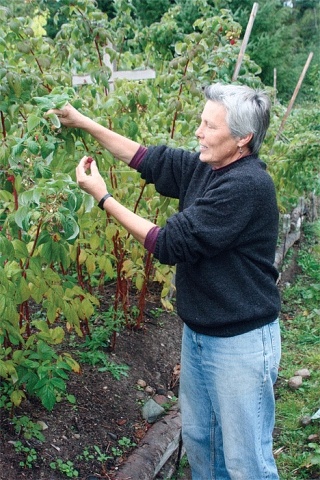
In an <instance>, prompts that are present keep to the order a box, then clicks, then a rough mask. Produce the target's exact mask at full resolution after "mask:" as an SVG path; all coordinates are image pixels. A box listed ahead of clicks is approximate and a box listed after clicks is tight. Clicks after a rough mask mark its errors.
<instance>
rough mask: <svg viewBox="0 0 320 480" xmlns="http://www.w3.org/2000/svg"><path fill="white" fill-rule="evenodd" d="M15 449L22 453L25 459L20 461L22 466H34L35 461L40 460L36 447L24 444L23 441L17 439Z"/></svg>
mask: <svg viewBox="0 0 320 480" xmlns="http://www.w3.org/2000/svg"><path fill="white" fill-rule="evenodd" d="M14 449H15V451H16V452H17V453H22V454H23V456H24V460H21V461H20V462H19V465H20V467H22V468H33V467H34V464H35V462H36V461H37V460H38V456H37V451H36V450H35V449H34V448H30V447H28V446H26V445H24V444H23V443H22V442H20V441H17V442H15V444H14Z"/></svg>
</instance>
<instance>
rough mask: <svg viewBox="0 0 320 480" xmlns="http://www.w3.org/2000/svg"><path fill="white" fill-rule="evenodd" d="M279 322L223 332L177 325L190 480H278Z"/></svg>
mask: <svg viewBox="0 0 320 480" xmlns="http://www.w3.org/2000/svg"><path fill="white" fill-rule="evenodd" d="M280 355H281V341H280V327H279V322H278V320H276V321H275V322H273V323H271V324H269V325H266V326H264V327H262V328H258V329H256V330H253V331H251V332H249V333H245V334H242V335H237V336H234V337H228V338H222V337H211V336H208V335H201V334H198V333H195V332H194V331H192V330H190V328H188V327H187V326H186V325H185V326H184V330H183V339H182V355H181V376H180V393H179V400H180V406H181V414H182V438H183V443H184V446H185V449H186V453H187V457H188V461H189V464H190V467H191V472H192V479H193V480H278V479H279V476H278V473H277V468H276V465H275V461H274V458H273V453H272V432H273V428H274V419H275V399H274V391H273V385H274V383H275V381H276V378H277V374H278V366H279V362H280Z"/></svg>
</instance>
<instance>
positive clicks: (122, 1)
mask: <svg viewBox="0 0 320 480" xmlns="http://www.w3.org/2000/svg"><path fill="white" fill-rule="evenodd" d="M45 3H46V2H42V3H41V8H42V12H45V11H46V8H48V5H45ZM59 3H60V8H59V11H57V15H58V16H59V15H61V16H62V18H65V19H68V22H64V23H63V24H62V25H61V29H60V30H59V31H58V32H57V34H56V35H55V37H54V39H52V38H50V37H47V36H42V35H40V34H39V33H38V31H37V30H36V29H35V27H34V24H33V22H32V19H31V18H29V17H27V16H23V15H20V16H15V15H13V13H12V10H11V8H1V9H0V19H1V26H0V78H1V85H0V135H1V139H0V315H1V320H2V322H1V326H0V376H1V377H2V378H3V379H4V380H5V388H3V389H2V390H1V404H2V405H3V406H6V408H11V407H12V406H18V405H19V404H20V403H21V401H22V400H23V399H24V398H25V396H27V395H35V396H37V397H38V398H40V399H41V401H42V403H43V405H44V406H45V407H46V408H49V409H52V408H53V406H54V404H55V402H56V401H58V400H59V399H60V398H61V396H64V395H66V394H67V392H66V382H67V377H68V374H69V373H70V372H71V371H72V370H73V371H76V372H77V371H79V365H78V364H77V362H75V361H73V360H72V359H71V358H70V357H68V356H67V355H66V354H64V353H60V354H59V355H58V354H57V353H56V347H57V346H58V345H60V346H61V345H62V343H63V341H65V335H66V333H69V332H75V333H76V334H77V335H79V336H82V337H85V338H86V337H87V339H86V341H88V342H89V341H90V342H91V346H90V345H89V344H88V345H87V348H88V350H87V352H86V353H87V354H88V356H90V359H89V357H88V359H89V360H90V362H91V363H92V364H95V363H102V366H101V368H102V369H107V370H108V371H112V373H113V374H114V375H115V376H116V377H119V376H120V375H121V374H123V372H122V371H121V369H120V370H119V366H117V367H114V366H113V365H112V364H110V362H108V360H107V359H106V357H105V356H104V357H102V356H100V354H101V350H100V347H99V348H96V347H94V348H93V343H94V342H95V341H96V339H97V337H96V336H95V334H94V333H93V332H92V335H90V334H91V332H90V329H91V326H90V323H89V321H90V319H91V318H92V317H93V316H94V314H95V309H96V308H97V307H98V305H99V291H101V290H102V287H103V284H104V282H106V281H109V280H116V294H115V298H114V303H113V315H114V320H113V321H110V322H109V323H108V324H107V325H108V326H106V325H104V328H106V335H105V336H103V338H104V342H105V344H109V346H110V347H114V342H115V335H114V334H115V332H116V331H117V328H118V325H117V319H119V318H120V316H121V315H123V319H124V321H123V323H124V324H125V325H126V326H130V327H132V326H135V327H136V328H140V326H141V320H142V316H143V311H144V305H145V297H146V292H147V286H148V283H149V282H157V283H158V284H159V285H161V287H162V292H161V301H162V306H163V308H166V309H169V310H172V309H173V304H172V301H171V296H172V285H171V280H172V276H173V274H174V268H171V267H168V266H164V265H160V263H159V262H157V261H154V260H153V259H152V256H151V255H150V254H149V255H146V252H145V250H144V248H143V247H142V246H141V245H140V244H138V243H137V242H135V241H134V240H133V239H132V238H131V237H130V236H129V235H128V234H127V232H125V231H124V230H123V229H122V228H121V227H119V225H117V224H116V223H115V222H114V221H113V220H112V219H110V218H109V217H107V216H105V213H104V212H102V211H101V210H100V209H98V208H97V206H96V205H94V202H93V200H92V198H91V197H88V196H87V195H86V194H83V193H82V192H81V191H80V190H79V188H78V186H77V184H76V182H75V176H74V169H75V165H76V164H77V162H78V160H79V159H80V158H81V157H82V156H83V155H85V154H90V155H93V156H95V158H96V159H97V161H98V163H99V167H100V170H101V172H102V174H103V175H104V176H105V177H106V178H107V179H108V186H110V189H111V190H112V191H113V192H114V195H115V197H116V198H118V199H119V200H120V201H121V203H123V204H124V205H125V206H127V207H128V208H130V209H134V210H135V211H137V212H138V213H139V214H140V215H141V216H143V217H145V218H149V219H151V220H152V221H154V222H156V223H157V224H159V225H164V224H165V222H166V220H167V218H168V217H169V216H170V215H172V214H173V213H174V212H175V211H176V208H177V202H175V201H172V200H170V199H167V198H162V197H161V196H159V195H158V194H156V192H155V190H154V187H153V186H152V185H145V184H144V182H142V181H141V180H140V177H139V175H138V174H137V173H136V172H135V171H132V170H130V169H129V168H128V167H127V166H121V165H119V164H118V163H117V164H115V162H114V159H113V158H112V157H111V155H110V154H109V153H108V152H106V151H104V150H103V149H101V147H100V146H97V144H96V142H95V141H94V140H93V139H92V138H91V137H90V136H89V135H88V134H86V133H85V132H82V131H80V130H76V129H74V130H71V129H66V128H64V127H62V126H61V125H60V121H59V118H58V117H57V116H55V115H52V114H51V115H46V111H47V110H48V109H49V108H52V107H62V106H63V105H64V104H65V103H66V102H70V103H71V104H73V105H74V106H75V107H76V108H78V109H79V110H80V111H81V112H82V113H83V114H85V115H88V116H90V117H92V118H94V119H95V120H97V121H98V122H99V123H101V124H103V125H106V126H108V127H109V128H111V129H114V130H116V131H118V132H119V133H120V134H124V135H126V136H129V137H131V138H133V139H134V140H136V141H138V142H140V143H141V144H146V145H148V144H151V143H152V144H155V143H157V144H160V143H167V144H170V145H172V146H174V147H179V146H183V147H185V148H188V149H190V150H194V149H195V148H197V141H196V139H195V138H194V132H195V130H196V128H197V125H198V117H199V113H200V110H201V106H199V105H201V103H202V101H203V97H202V92H201V89H202V87H203V85H206V84H210V83H212V82H215V81H222V82H230V80H231V77H232V73H233V70H234V66H235V63H236V59H237V56H238V53H239V45H238V44H237V42H238V39H239V37H240V34H241V25H240V23H238V22H236V21H235V20H234V18H233V16H232V14H231V12H230V10H229V9H226V8H225V9H221V10H220V11H217V4H216V3H217V2H215V5H213V2H209V1H207V0H197V2H194V3H192V5H191V4H190V8H191V7H192V6H195V5H196V6H197V9H198V12H200V14H201V15H202V16H197V15H195V17H194V18H195V22H194V25H193V27H192V29H188V30H187V33H186V31H184V30H183V28H182V26H183V21H181V22H180V23H179V21H177V20H179V18H180V19H182V18H183V16H182V15H183V12H184V9H183V8H181V5H183V6H184V4H183V2H177V4H176V5H172V6H171V7H170V9H169V10H168V11H167V12H165V13H164V14H163V15H162V17H161V18H160V19H159V21H157V22H156V23H152V24H151V25H150V26H149V27H148V28H139V29H137V25H136V22H135V20H134V18H135V17H134V15H136V11H135V9H134V7H133V5H132V2H130V1H128V0H117V1H115V2H114V16H112V18H109V17H108V16H107V14H105V13H104V12H102V11H101V10H99V9H98V8H97V7H96V6H95V3H94V2H93V1H91V0H79V1H77V2H71V3H70V2H68V1H61V2H59ZM19 5H20V4H19ZM20 6H21V5H20ZM20 6H19V8H20ZM223 6H225V5H224V4H223V2H220V4H219V7H223ZM162 8H163V4H161V6H159V9H162ZM158 14H159V12H158ZM158 14H157V15H158ZM57 22H58V17H57ZM57 25H58V23H57ZM110 42H112V43H113V45H114V46H115V48H116V50H111V49H110ZM105 52H107V53H109V54H110V57H111V60H112V61H114V62H116V64H117V69H118V70H124V69H126V70H127V69H132V70H134V69H138V68H139V69H140V68H146V67H151V68H153V69H155V70H156V78H155V79H154V80H148V81H144V82H139V83H137V82H133V81H128V80H117V81H116V82H115V90H114V91H110V85H109V83H110V82H109V81H110V74H111V72H110V68H109V67H108V66H107V65H105V63H104V62H103V56H104V53H105ZM260 73H261V68H260V66H259V65H257V64H256V63H254V62H253V61H252V60H251V59H250V57H249V56H247V55H246V56H245V57H244V59H243V63H242V67H241V70H240V74H239V78H238V82H239V83H245V84H248V85H251V86H262V83H261V80H260V78H259V75H260ZM75 74H78V75H81V74H88V75H90V78H91V81H92V83H87V84H84V85H82V86H73V85H72V78H73V75H75ZM274 113H275V114H274V116H273V124H272V129H271V130H270V134H269V137H268V139H267V142H266V147H265V148H267V147H270V148H271V147H273V144H272V140H273V139H274V135H273V134H274V133H275V131H276V128H277V126H278V121H279V120H280V115H281V113H282V111H281V107H280V106H279V107H277V108H275V112H274ZM315 119H316V115H315V114H314V113H311V111H310V115H309V114H308V115H307V114H306V112H305V111H303V110H299V111H297V113H296V114H295V115H293V117H292V120H290V123H289V122H288V127H287V129H286V130H285V132H284V135H286V137H285V141H284V139H283V138H281V139H280V141H279V142H278V143H277V144H276V145H275V146H274V148H275V150H274V151H275V154H274V156H272V157H271V159H270V162H269V163H270V170H271V173H272V175H273V176H274V178H275V180H276V183H277V186H278V187H279V191H280V195H281V203H283V204H284V205H285V206H286V205H287V204H288V203H289V204H290V202H291V201H293V200H294V199H295V198H296V197H297V195H299V196H300V194H301V193H307V192H309V191H311V190H314V189H317V188H318V186H319V181H318V178H319V177H317V172H316V171H315V167H314V165H317V163H314V162H315V161H316V160H317V157H316V156H317V155H318V153H317V147H316V145H317V142H318V132H319V130H318V128H317V127H316V123H315ZM301 132H303V136H302V135H301ZM306 138H307V139H308V141H307V142H305V139H306ZM286 139H288V140H290V143H289V141H288V143H286V141H287V140H286ZM285 179H287V180H285ZM315 181H316V185H315ZM286 182H287V183H286ZM130 288H131V289H132V288H133V289H134V291H135V293H137V295H138V302H137V305H135V306H134V308H135V310H134V308H132V307H131V306H130V305H129V302H128V298H129V294H130ZM131 308H132V309H131ZM34 309H36V310H37V311H38V312H40V316H36V315H34V314H33V313H32V312H33V310H34ZM111 331H113V333H112V334H111V335H110V332H111ZM97 332H98V333H99V334H101V329H99V328H98V329H97ZM112 335H113V337H112ZM110 337H111V338H112V341H111V342H110ZM97 352H100V353H97ZM83 353H84V352H83ZM97 355H98V356H99V358H98V359H97ZM103 355H104V353H103ZM102 358H104V360H103V359H102Z"/></svg>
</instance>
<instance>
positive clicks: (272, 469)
mask: <svg viewBox="0 0 320 480" xmlns="http://www.w3.org/2000/svg"><path fill="white" fill-rule="evenodd" d="M205 97H206V103H205V106H204V109H203V112H202V115H201V123H200V125H199V128H198V129H197V131H196V136H197V138H198V140H199V146H200V151H199V152H198V153H190V152H187V151H185V150H183V149H173V148H168V147H166V146H156V147H149V148H148V149H147V148H145V147H142V146H140V145H139V144H138V143H136V142H133V141H131V140H130V139H127V138H124V137H122V136H120V135H118V134H116V133H115V132H112V131H111V130H108V129H107V128H105V127H102V126H101V125H98V124H97V123H96V122H94V121H93V120H91V119H89V118H88V117H85V116H84V115H82V114H80V113H79V112H78V111H77V110H75V109H74V108H73V107H71V106H70V105H67V106H66V107H65V108H64V109H62V110H53V112H54V113H57V114H58V115H59V116H60V117H61V123H62V124H63V125H65V126H68V127H77V128H82V129H84V130H85V131H87V132H88V133H89V134H91V135H92V136H93V137H94V138H95V139H96V140H97V141H98V142H100V144H101V145H102V146H104V147H105V148H107V149H108V150H109V151H110V152H111V154H112V155H114V157H116V158H117V159H120V160H122V161H123V162H125V163H127V164H129V165H130V166H131V167H132V168H136V169H137V170H138V171H139V172H140V173H141V176H142V178H144V179H146V181H147V182H149V183H154V184H155V187H156V189H157V191H158V192H159V193H161V194H162V195H166V196H169V197H173V198H178V199H179V212H178V213H176V214H175V215H173V216H172V217H171V218H169V219H168V221H167V223H166V225H165V226H164V227H163V228H160V227H158V226H156V225H155V224H153V223H152V222H150V221H148V220H146V219H144V218H141V217H139V216H138V215H136V214H134V213H132V212H131V211H130V210H128V209H127V208H125V207H124V206H122V205H121V204H120V203H119V202H117V201H116V200H115V199H114V198H113V197H112V195H111V194H110V193H109V192H108V190H107V186H106V183H105V181H104V180H103V178H102V177H101V175H100V173H99V171H98V168H97V165H96V163H95V161H93V162H92V163H91V159H89V158H88V157H84V158H82V160H81V161H80V163H79V165H78V167H77V169H76V176H77V181H78V184H79V186H80V187H81V188H82V189H83V190H84V191H86V192H87V193H89V194H91V195H92V196H93V197H94V198H95V199H96V200H97V201H98V205H99V207H100V208H102V209H104V210H105V211H106V212H108V214H110V215H112V216H113V217H114V218H115V219H116V220H117V221H118V222H120V223H121V224H122V225H123V226H124V227H125V228H126V229H127V230H128V231H129V232H130V233H131V234H132V235H133V236H134V237H135V238H136V239H137V240H138V241H139V242H141V243H142V244H143V245H144V246H145V247H146V248H147V249H148V250H149V251H151V252H153V253H154V255H155V257H156V258H158V259H159V260H160V262H162V263H165V264H170V265H173V264H176V265H177V273H176V289H177V312H178V314H179V316H180V317H181V319H182V320H183V322H184V331H183V339H182V354H181V377H180V394H179V399H180V404H181V412H182V435H183V441H184V445H185V448H186V452H187V456H188V460H189V463H190V466H191V470H192V478H193V480H213V479H215V480H264V479H268V480H276V479H278V478H279V477H278V473H277V468H276V465H275V462H274V458H273V454H272V431H273V427H274V413H275V401H274V392H273V384H274V383H275V381H276V378H277V372H278V366H279V361H280V348H281V347H280V332H279V322H278V313H279V309H280V301H279V293H278V290H277V287H276V280H277V276H278V274H277V271H276V270H275V268H274V267H273V262H274V256H275V248H276V242H277V235H278V208H277V202H276V195H275V189H274V185H273V182H272V180H271V178H270V176H269V175H268V174H267V172H266V170H265V164H264V163H263V162H261V160H259V158H258V152H259V149H260V146H261V143H262V141H263V139H264V137H265V134H266V131H267V128H268V126H269V118H270V101H269V99H268V97H267V96H266V95H265V94H264V93H263V92H261V91H255V90H252V89H250V88H248V87H246V86H235V85H221V84H214V85H211V86H209V87H207V88H206V89H205ZM51 112H52V111H51ZM88 173H89V174H88Z"/></svg>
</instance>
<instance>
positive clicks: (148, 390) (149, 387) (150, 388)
mask: <svg viewBox="0 0 320 480" xmlns="http://www.w3.org/2000/svg"><path fill="white" fill-rule="evenodd" d="M144 391H145V392H146V393H147V394H148V395H153V394H154V389H153V388H152V387H151V386H150V385H147V386H146V388H145V389H144Z"/></svg>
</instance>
